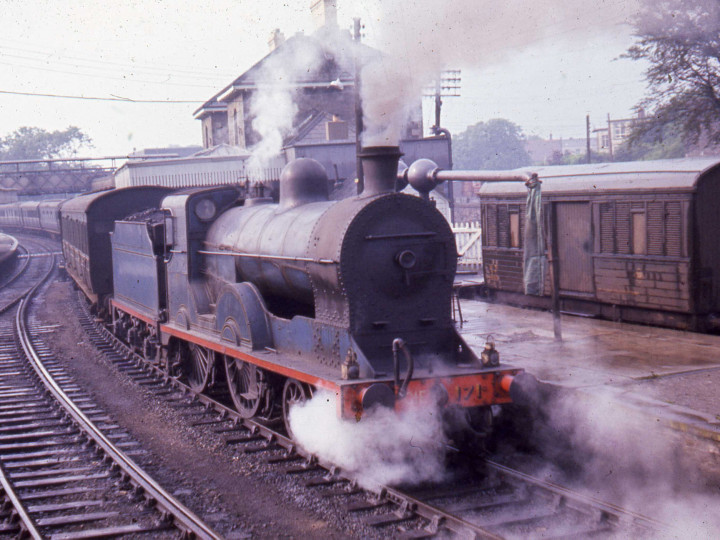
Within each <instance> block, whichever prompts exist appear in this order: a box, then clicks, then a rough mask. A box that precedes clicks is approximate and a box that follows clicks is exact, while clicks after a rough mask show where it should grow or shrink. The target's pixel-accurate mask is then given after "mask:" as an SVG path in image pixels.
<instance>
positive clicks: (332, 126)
mask: <svg viewBox="0 0 720 540" xmlns="http://www.w3.org/2000/svg"><path fill="white" fill-rule="evenodd" d="M325 137H326V139H327V140H328V141H342V140H345V139H347V138H348V124H347V122H343V121H342V120H340V118H339V117H338V116H337V115H335V114H333V117H332V121H330V122H327V123H326V124H325Z"/></svg>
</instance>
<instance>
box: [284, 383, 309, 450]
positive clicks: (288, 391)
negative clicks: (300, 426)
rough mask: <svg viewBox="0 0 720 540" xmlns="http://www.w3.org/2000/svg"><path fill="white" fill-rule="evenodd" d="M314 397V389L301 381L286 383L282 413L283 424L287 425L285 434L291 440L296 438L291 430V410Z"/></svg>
mask: <svg viewBox="0 0 720 540" xmlns="http://www.w3.org/2000/svg"><path fill="white" fill-rule="evenodd" d="M311 397H312V389H311V388H310V387H309V386H308V385H307V384H304V383H301V382H300V381H296V380H295V379H288V380H286V381H285V386H284V388H283V400H282V413H283V422H284V423H285V432H286V433H287V434H288V437H290V438H291V439H293V438H294V436H293V432H292V429H290V409H291V408H292V407H293V405H296V404H298V403H304V402H305V401H307V400H308V399H310V398H311Z"/></svg>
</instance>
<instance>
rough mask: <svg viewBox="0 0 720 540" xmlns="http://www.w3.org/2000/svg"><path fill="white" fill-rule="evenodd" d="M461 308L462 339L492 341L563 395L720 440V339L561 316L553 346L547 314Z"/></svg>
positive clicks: (507, 358) (474, 305)
mask: <svg viewBox="0 0 720 540" xmlns="http://www.w3.org/2000/svg"><path fill="white" fill-rule="evenodd" d="M461 305H462V312H463V318H464V320H465V322H464V323H463V325H462V328H460V332H461V333H462V334H463V336H464V337H465V339H466V340H467V341H468V343H469V345H470V346H471V347H473V348H474V349H475V350H476V351H479V350H482V347H483V346H484V344H485V341H486V339H487V338H488V336H489V335H491V336H492V338H493V339H494V341H495V344H496V347H497V349H498V351H499V352H500V359H501V362H503V363H506V364H514V365H517V366H519V367H523V368H525V369H526V370H527V371H528V372H530V373H533V374H534V375H535V376H536V377H538V378H539V379H541V380H543V381H546V382H549V383H552V384H555V385H559V386H563V387H566V388H577V389H582V390H583V391H586V392H594V391H599V390H602V391H605V392H607V391H610V392H614V393H616V394H617V396H618V399H620V400H622V401H625V402H626V403H631V404H633V405H634V406H637V407H642V408H645V409H647V411H648V412H650V413H653V414H655V413H657V414H665V415H666V416H669V417H675V418H681V419H683V421H688V422H692V423H696V424H698V425H700V426H702V427H704V428H707V429H710V430H711V431H717V439H716V440H718V441H720V390H718V388H720V336H712V335H706V334H698V333H693V332H683V331H678V330H669V329H664V328H653V327H649V326H641V325H632V324H624V323H614V322H610V321H602V320H597V319H591V318H582V317H576V316H570V315H562V316H561V327H562V338H563V339H562V341H561V342H558V341H555V339H554V333H553V320H552V315H551V314H550V313H548V312H543V311H536V310H529V309H522V308H516V307H511V306H504V305H500V304H490V303H486V302H482V301H479V300H461ZM713 438H714V437H713Z"/></svg>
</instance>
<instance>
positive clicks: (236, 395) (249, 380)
mask: <svg viewBox="0 0 720 540" xmlns="http://www.w3.org/2000/svg"><path fill="white" fill-rule="evenodd" d="M224 359H225V374H226V375H227V383H228V389H229V390H230V397H232V400H233V403H234V404H235V408H236V409H237V411H238V412H239V413H240V416H242V417H243V418H252V417H253V416H256V415H257V414H258V411H259V410H260V406H261V405H262V404H263V401H265V400H264V399H263V397H264V396H263V388H264V387H265V384H264V382H263V374H262V370H261V369H259V368H258V367H257V366H255V365H254V364H250V363H248V362H243V361H242V360H238V359H237V358H233V357H231V356H225V357H224Z"/></svg>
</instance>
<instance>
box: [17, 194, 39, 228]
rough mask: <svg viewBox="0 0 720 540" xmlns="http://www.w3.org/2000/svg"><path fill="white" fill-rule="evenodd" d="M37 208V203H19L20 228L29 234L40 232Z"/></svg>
mask: <svg viewBox="0 0 720 540" xmlns="http://www.w3.org/2000/svg"><path fill="white" fill-rule="evenodd" d="M39 207H40V202H39V201H27V202H23V203H20V219H21V221H22V223H21V226H22V227H23V228H24V229H26V230H28V231H31V232H42V227H41V225H40V212H39Z"/></svg>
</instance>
